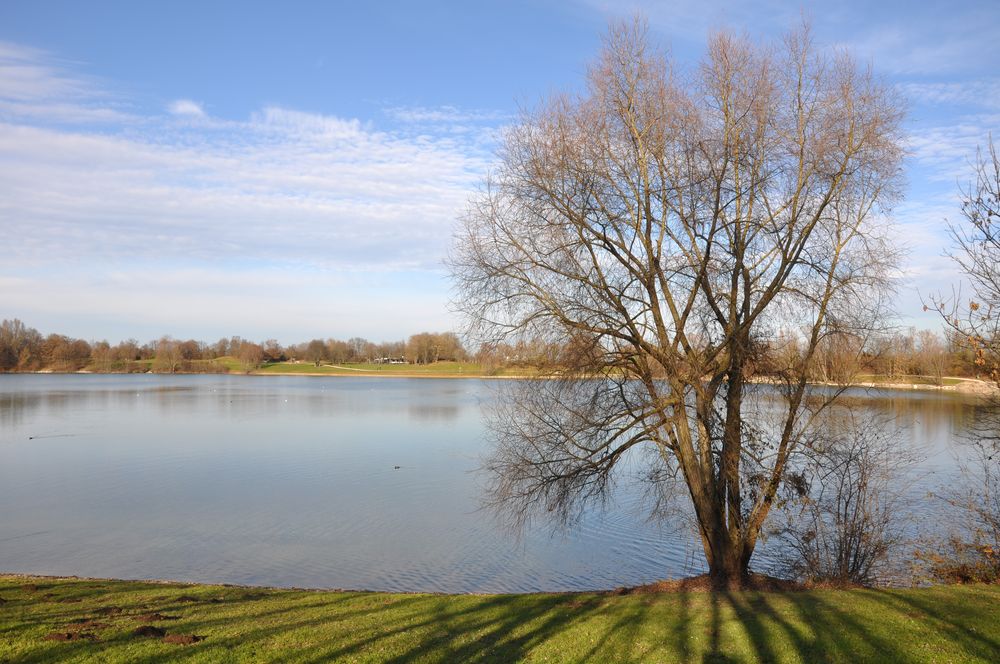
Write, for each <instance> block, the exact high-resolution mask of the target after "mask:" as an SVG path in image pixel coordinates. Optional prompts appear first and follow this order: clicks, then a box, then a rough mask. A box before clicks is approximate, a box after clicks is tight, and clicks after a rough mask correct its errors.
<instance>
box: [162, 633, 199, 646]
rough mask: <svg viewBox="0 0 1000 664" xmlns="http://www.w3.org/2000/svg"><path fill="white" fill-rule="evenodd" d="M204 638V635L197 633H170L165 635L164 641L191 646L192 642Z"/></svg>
mask: <svg viewBox="0 0 1000 664" xmlns="http://www.w3.org/2000/svg"><path fill="white" fill-rule="evenodd" d="M204 639H205V637H204V636H198V635H196V634H168V635H166V636H164V637H163V642H164V643H172V644H174V645H178V646H189V645H191V644H192V643H198V642H199V641H203V640H204Z"/></svg>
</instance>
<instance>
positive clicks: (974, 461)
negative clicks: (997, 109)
mask: <svg viewBox="0 0 1000 664" xmlns="http://www.w3.org/2000/svg"><path fill="white" fill-rule="evenodd" d="M962 198H963V200H962V217H963V219H964V223H962V224H959V225H955V224H951V225H949V230H950V232H951V236H952V239H953V241H954V250H953V252H952V254H951V257H952V258H953V259H954V260H955V262H956V263H957V264H958V266H959V268H960V269H961V271H962V273H963V274H964V275H965V276H966V278H967V279H968V281H969V283H970V284H971V288H972V297H971V298H970V299H969V301H968V303H964V302H962V301H961V300H960V297H955V298H953V299H952V300H950V301H949V300H948V299H945V298H943V297H938V298H937V299H935V300H933V301H932V302H933V307H934V308H935V309H936V310H937V311H938V312H939V313H940V314H941V316H942V318H943V319H944V321H945V325H946V327H947V328H948V329H949V330H950V331H951V333H952V334H953V335H954V337H955V338H956V339H957V340H958V341H959V342H960V343H962V344H964V345H965V347H966V348H968V349H970V350H971V351H972V353H973V357H974V363H975V366H976V368H977V370H978V371H979V373H980V375H981V376H983V377H984V378H986V379H987V382H988V383H990V384H991V385H992V388H993V389H992V390H991V391H990V392H989V393H988V394H987V395H985V396H984V397H983V398H984V404H983V407H982V408H981V409H980V411H979V415H978V417H977V418H976V420H975V421H974V423H973V426H972V427H971V429H970V434H969V444H970V449H971V453H970V455H969V456H968V458H966V459H964V460H963V461H962V473H963V475H964V476H965V478H966V479H967V480H968V482H967V486H965V487H963V488H962V489H960V490H951V491H949V492H947V493H946V495H945V496H944V497H945V499H946V500H947V501H948V502H949V503H950V504H951V505H952V506H953V507H956V508H958V509H959V512H960V518H961V520H962V521H963V523H962V524H961V525H962V531H963V532H960V533H955V534H954V535H953V536H952V537H951V539H950V542H949V544H948V547H949V548H950V549H951V553H952V555H951V556H938V557H937V558H936V560H935V561H934V565H932V569H933V571H935V573H936V575H937V576H939V577H942V578H946V579H950V580H986V581H996V580H998V579H1000V156H998V154H997V150H996V146H995V145H994V144H993V140H992V137H991V138H990V141H989V145H988V147H987V149H986V151H985V153H984V152H983V151H982V150H980V151H978V152H977V155H976V161H975V172H974V182H973V183H972V184H971V185H970V186H969V187H968V188H967V189H965V190H964V191H963V192H962Z"/></svg>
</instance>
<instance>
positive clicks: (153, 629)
mask: <svg viewBox="0 0 1000 664" xmlns="http://www.w3.org/2000/svg"><path fill="white" fill-rule="evenodd" d="M132 635H133V636H141V637H153V638H157V639H161V638H163V637H164V636H166V635H167V630H165V629H163V628H162V627H157V626H156V625H143V626H142V627H139V628H138V629H136V630H135V631H133V632H132Z"/></svg>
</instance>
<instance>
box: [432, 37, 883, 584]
mask: <svg viewBox="0 0 1000 664" xmlns="http://www.w3.org/2000/svg"><path fill="white" fill-rule="evenodd" d="M901 113H902V111H901V106H900V104H899V101H898V100H897V99H896V98H895V96H894V95H893V93H892V92H891V89H889V88H888V87H886V86H884V85H882V84H881V83H880V82H878V81H877V80H876V79H875V78H874V77H873V76H872V74H871V73H870V72H867V71H859V69H858V68H857V67H856V66H855V64H854V62H853V61H852V60H851V59H850V58H849V57H848V56H847V55H845V54H841V53H837V54H834V55H827V54H824V53H820V52H817V51H816V50H815V49H814V48H813V45H812V43H811V40H810V38H809V34H808V30H802V31H800V32H796V33H793V34H790V35H788V36H787V37H786V38H785V39H784V41H783V42H782V43H780V44H777V45H774V46H759V45H756V44H754V43H751V42H750V41H748V40H746V39H741V38H735V37H733V36H730V35H726V34H720V35H716V36H714V37H713V38H712V39H711V40H710V42H709V45H708V51H707V55H706V57H705V58H704V61H703V62H702V63H701V65H700V67H698V68H697V69H696V70H694V71H692V72H690V73H689V74H683V73H680V72H678V71H677V69H676V68H675V64H674V63H673V62H672V61H670V60H669V59H668V58H666V57H665V56H663V55H661V54H659V53H658V52H656V51H655V50H654V49H653V48H652V47H651V46H650V45H649V44H648V42H647V37H646V28H645V25H644V24H643V23H642V22H641V21H636V22H634V23H633V24H629V25H622V26H618V27H614V28H612V30H611V31H610V34H609V36H608V38H607V40H606V44H605V47H604V49H603V51H602V52H601V54H600V56H599V58H598V60H597V62H596V63H595V64H594V65H593V66H592V67H591V69H590V71H589V76H588V90H587V92H586V93H585V94H583V95H582V96H579V97H574V96H570V95H562V96H556V97H554V98H552V99H551V100H549V101H548V102H547V103H545V104H544V105H543V106H542V107H541V108H539V109H538V110H537V111H533V112H526V113H525V114H524V116H523V118H522V119H521V121H520V123H519V124H517V125H516V126H515V127H513V128H512V129H510V130H509V131H508V132H507V134H506V137H505V142H504V146H503V148H502V150H501V151H500V154H499V158H500V160H499V165H498V166H497V168H496V170H495V172H494V173H493V174H492V175H491V176H490V177H489V178H488V179H487V181H486V182H485V185H484V187H483V190H482V192H481V193H480V194H479V195H477V196H476V197H474V198H473V199H472V200H471V202H470V206H469V209H468V212H467V214H466V215H465V216H464V218H463V223H462V225H461V227H460V229H459V231H458V233H457V237H456V242H455V247H454V249H453V252H452V256H451V258H450V265H451V269H452V273H453V276H454V279H455V281H456V284H457V286H456V292H457V296H456V302H457V307H458V308H459V309H460V310H461V311H463V312H464V313H465V314H466V316H467V317H468V320H469V322H470V325H469V333H470V336H471V337H472V338H475V339H476V340H477V341H480V342H487V343H499V342H503V341H514V342H516V341H517V340H523V339H530V338H541V339H543V340H545V341H547V342H552V343H567V342H568V341H569V340H572V341H573V344H574V346H575V347H576V348H578V349H586V352H577V353H574V355H573V357H575V358H576V361H577V362H578V364H577V365H576V366H567V367H565V368H564V373H563V377H562V378H561V379H560V380H557V381H519V382H517V383H515V384H512V385H508V386H506V388H504V389H506V390H507V392H508V393H507V395H506V398H505V399H504V400H503V401H502V403H501V406H500V408H499V411H498V412H497V413H496V414H495V417H494V419H493V422H494V429H493V431H494V437H495V447H494V452H493V454H492V456H491V458H490V459H489V460H488V461H487V462H486V464H485V470H486V471H487V472H488V473H489V475H490V477H492V484H491V493H490V496H491V502H492V503H493V504H495V505H496V506H498V507H502V508H503V510H504V511H505V513H507V514H509V515H511V516H513V517H514V519H515V521H523V520H524V519H527V518H528V517H529V516H530V515H531V514H532V513H534V512H535V511H536V510H540V511H541V512H542V513H549V514H553V515H556V516H557V517H559V518H560V519H561V520H562V521H563V522H566V521H571V520H572V518H573V517H574V516H575V515H577V514H579V510H580V509H582V507H583V506H584V505H585V504H587V503H588V502H590V501H594V500H597V501H599V500H603V499H605V498H607V496H608V495H609V491H610V489H611V488H612V486H613V484H614V479H615V473H613V471H614V470H615V469H616V468H620V467H622V464H621V462H622V461H623V460H624V459H627V458H629V457H631V456H632V454H631V453H632V452H633V451H634V450H641V449H643V448H651V449H652V450H653V454H652V455H649V456H643V457H641V459H642V460H643V461H644V462H645V463H646V468H647V470H648V471H649V474H650V476H653V477H659V478H664V479H663V481H667V478H672V477H675V478H680V479H681V480H683V486H685V487H686V490H687V493H688V495H689V496H690V499H691V504H692V506H693V509H694V513H695V516H696V519H697V523H698V529H699V534H700V537H701V541H702V544H703V548H704V552H705V556H706V559H707V563H708V566H709V570H710V574H711V575H712V577H713V579H714V581H715V582H716V583H718V584H720V585H726V586H736V585H740V584H741V583H742V581H743V580H744V579H745V575H746V572H747V569H748V565H749V562H750V558H751V556H752V555H753V551H754V547H755V545H756V543H757V540H758V536H759V533H760V531H761V527H762V524H763V523H764V521H765V519H767V516H768V513H769V511H770V509H771V506H772V504H773V501H774V498H775V495H776V493H777V491H778V489H779V487H780V486H781V485H782V482H783V478H784V474H785V469H786V467H787V465H788V462H789V458H790V457H791V456H792V455H793V454H794V453H795V452H796V450H797V449H798V448H799V446H800V443H801V441H802V440H803V439H804V436H805V434H806V432H807V431H808V430H809V429H810V427H811V426H812V424H813V422H814V415H815V413H816V412H818V411H821V410H822V409H823V407H824V405H825V404H826V403H828V402H829V400H830V399H831V398H833V397H834V396H835V395H836V394H837V390H833V391H832V393H831V392H830V391H829V390H827V391H826V392H825V393H824V394H826V395H827V396H824V397H823V398H819V396H818V392H817V395H814V396H815V397H816V398H807V397H809V395H810V392H813V391H814V390H813V389H812V388H810V386H809V385H808V382H807V370H808V367H809V365H810V364H811V363H812V361H813V356H814V354H815V351H816V349H817V348H818V346H819V344H820V343H821V341H823V340H824V339H825V338H827V337H831V336H838V335H842V334H851V335H854V336H855V337H856V338H859V339H861V340H862V341H863V339H864V338H865V337H866V335H868V334H869V333H870V331H871V330H872V329H873V328H875V327H876V326H878V325H879V324H880V321H883V320H884V315H885V311H884V308H885V307H884V305H885V304H886V302H887V296H888V294H887V288H888V287H889V279H888V278H887V275H888V274H889V271H890V269H891V268H892V267H893V265H894V263H895V260H896V252H895V251H894V250H893V249H892V247H891V246H890V245H889V244H888V243H887V242H886V238H885V231H886V228H885V226H886V225H885V224H884V222H883V221H882V220H881V219H880V218H879V216H878V213H879V212H884V211H885V210H886V209H887V208H888V206H889V204H890V203H891V202H892V201H893V200H894V198H895V197H896V196H897V192H898V179H899V168H900V155H901V149H900V119H901ZM782 331H785V332H788V333H791V334H794V335H795V336H797V337H798V338H799V340H800V348H801V353H796V354H789V353H786V354H785V356H786V358H787V360H788V361H787V362H786V363H784V364H783V366H781V367H779V370H778V371H777V374H776V375H777V378H776V382H777V385H776V389H774V390H772V392H775V393H776V394H777V395H778V397H779V398H780V400H781V406H780V408H776V407H775V405H774V403H773V400H771V401H769V402H768V403H766V404H765V403H764V402H765V401H768V400H766V399H762V398H761V394H763V392H765V391H766V390H761V389H759V388H757V387H755V386H753V385H751V382H752V380H753V374H754V371H755V367H756V366H758V365H759V363H760V361H761V360H762V359H765V358H762V357H761V356H762V355H763V354H764V353H765V352H766V349H767V348H768V347H769V346H770V345H769V344H768V343H767V342H768V341H769V340H770V339H772V338H773V337H775V336H776V335H778V334H779V332H782ZM861 345H862V346H863V343H862V344H861ZM771 359H774V358H771ZM649 459H652V461H648V462H647V461H646V460H649Z"/></svg>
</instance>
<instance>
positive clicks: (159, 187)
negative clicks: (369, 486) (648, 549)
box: [0, 0, 1000, 343]
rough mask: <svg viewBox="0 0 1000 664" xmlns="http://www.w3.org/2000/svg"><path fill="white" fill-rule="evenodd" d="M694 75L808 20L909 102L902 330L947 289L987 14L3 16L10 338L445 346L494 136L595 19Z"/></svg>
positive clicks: (93, 12) (551, 86) (991, 122)
mask: <svg viewBox="0 0 1000 664" xmlns="http://www.w3.org/2000/svg"><path fill="white" fill-rule="evenodd" d="M636 11H639V12H642V13H643V14H645V15H646V16H647V17H648V19H649V22H650V26H651V30H652V36H653V38H654V39H655V40H656V41H657V42H659V43H660V44H662V45H665V46H667V47H669V48H670V49H671V51H672V52H673V54H674V55H675V56H676V58H677V59H678V60H679V61H680V62H683V63H687V64H689V65H693V64H694V63H695V62H696V61H697V59H698V57H699V56H700V55H701V51H702V48H703V45H704V43H705V40H706V37H707V35H708V34H709V33H710V32H711V31H713V30H716V29H720V28H726V29H731V30H736V31H745V32H747V33H748V34H749V35H751V36H752V37H756V38H760V39H768V38H772V37H775V36H778V35H780V34H781V33H782V32H783V31H785V30H787V29H788V28H790V27H792V26H794V25H795V24H796V23H797V22H798V21H800V20H801V19H800V17H801V15H802V14H803V13H804V14H805V15H806V16H808V17H809V18H810V20H811V21H812V23H813V27H814V30H815V34H816V36H817V38H818V40H819V41H820V43H821V44H824V45H826V46H830V47H837V48H847V49H849V50H851V51H852V52H853V53H854V54H855V55H856V56H857V57H858V58H859V59H860V60H861V61H862V62H871V63H872V64H873V66H874V68H875V70H876V71H877V72H879V73H880V74H881V75H883V76H884V77H885V78H886V79H887V80H889V81H890V82H891V83H892V84H894V85H896V86H898V87H899V89H900V90H901V91H902V92H903V94H904V95H906V97H907V98H908V99H909V102H910V109H909V117H908V120H907V125H906V126H907V132H908V136H909V139H908V141H909V150H910V153H909V157H908V159H907V163H906V174H907V182H908V187H907V196H906V200H905V201H904V202H903V203H902V204H900V205H899V206H898V207H897V209H896V211H895V215H894V216H895V223H896V225H897V232H898V237H899V242H900V243H902V244H905V245H906V246H908V247H909V249H910V257H909V260H908V264H907V266H906V269H905V271H904V274H903V275H902V276H901V283H902V287H901V291H900V296H899V300H898V309H899V310H900V313H901V314H903V316H904V321H905V322H906V323H907V324H912V325H916V326H918V327H934V328H936V327H937V322H936V321H935V320H934V319H933V318H931V317H930V316H929V315H927V314H924V313H922V312H921V310H920V304H921V301H920V294H923V295H925V296H926V295H927V294H930V293H934V292H938V291H946V292H947V291H950V289H951V287H952V285H953V284H957V283H958V282H959V278H958V275H956V274H955V271H954V268H953V267H952V265H951V264H950V262H949V261H948V260H947V259H945V258H943V257H942V252H943V250H944V248H945V247H946V245H947V239H946V236H945V233H944V229H945V220H946V219H950V220H953V221H954V220H957V219H958V205H957V195H958V188H959V185H960V184H961V183H963V182H967V180H968V173H969V159H970V157H971V156H972V155H973V154H974V152H975V148H976V146H977V145H979V144H983V143H984V142H985V141H986V138H987V135H988V133H989V132H990V131H993V132H994V134H1000V75H998V73H997V70H996V63H997V62H1000V3H997V2H949V3H925V4H919V3H909V2H884V3H877V4H875V5H874V6H872V5H870V4H869V3H867V2H854V1H851V2H843V3H826V2H824V3H809V2H807V3H795V2H792V3H786V2H762V3H740V2H716V1H713V0H698V1H695V0H683V1H681V2H635V3H627V2H625V3H610V2H599V1H592V0H581V1H577V2H504V3H500V2H472V3H469V2H454V3H443V2H442V3H409V2H397V3H386V2H382V3H377V2H370V3H358V2H327V3H318V2H317V3H292V2H286V3H251V2H240V3H225V4H224V3H206V2H169V3H136V2H119V3H109V2H88V3H80V2H47V1H45V0H34V1H31V2H27V1H25V2H5V3H3V4H0V228H2V229H3V231H4V233H3V235H4V237H5V239H6V243H7V245H6V249H5V251H4V252H3V259H2V260H0V317H2V318H13V317H18V318H21V319H22V320H24V321H25V322H26V323H28V324H29V325H33V326H35V327H37V328H39V329H40V330H42V331H43V332H51V331H59V332H65V333H68V334H71V335H74V336H81V337H84V338H91V339H102V338H107V339H109V340H111V341H117V340H119V339H122V338H127V337H136V338H138V339H140V340H147V339H150V338H153V337H155V336H159V335H161V334H171V335H173V336H176V337H182V338H190V337H194V338H199V339H204V340H213V339H216V338H218V337H220V336H223V335H226V336H228V335H232V334H239V335H242V336H245V337H248V338H253V339H265V338H272V337H273V338H277V339H279V340H280V341H282V342H286V343H290V342H294V341H300V340H306V339H309V338H312V337H317V336H319V337H328V336H336V337H347V336H354V335H361V336H366V337H368V338H371V339H373V340H382V339H396V338H402V337H405V336H408V335H409V334H412V333H415V332H419V331H422V330H442V329H449V328H452V327H454V326H455V325H456V324H457V321H456V320H455V319H454V318H453V316H452V315H451V314H450V313H449V311H448V306H447V302H448V295H449V284H448V280H447V276H446V273H445V270H444V268H443V267H442V264H441V261H442V258H443V257H444V254H445V252H446V250H447V247H448V244H449V240H450V234H451V229H452V226H453V224H454V220H455V218H456V216H457V215H458V214H460V212H461V210H462V208H463V206H464V202H465V200H466V199H467V197H468V195H469V193H470V192H471V191H473V190H474V189H475V187H476V186H477V183H478V182H479V181H480V180H481V178H482V176H483V174H484V173H485V172H486V170H487V169H488V168H489V165H490V163H491V160H492V159H493V156H492V155H493V149H494V147H495V139H496V136H497V133H498V131H500V130H501V129H502V127H503V126H504V125H505V124H507V123H510V122H511V121H513V120H514V118H515V117H516V114H517V111H518V108H519V107H531V106H532V105H534V104H535V103H537V102H538V101H539V100H541V99H543V98H544V97H545V96H546V95H548V94H551V93H553V92H558V91H564V90H570V91H572V90H578V89H580V88H581V86H582V83H583V77H584V74H585V71H586V67H587V64H588V62H589V61H590V60H591V58H593V57H594V55H595V54H596V52H597V49H598V48H599V45H600V38H601V35H602V34H603V32H604V31H605V28H606V25H607V23H608V21H609V20H612V19H616V18H625V17H628V16H630V15H631V14H633V13H635V12H636Z"/></svg>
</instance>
